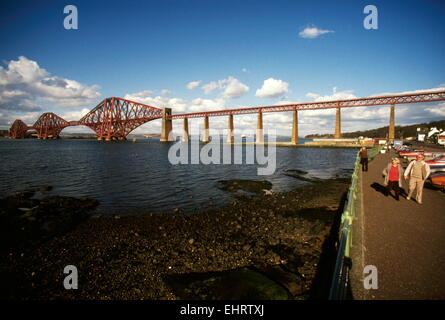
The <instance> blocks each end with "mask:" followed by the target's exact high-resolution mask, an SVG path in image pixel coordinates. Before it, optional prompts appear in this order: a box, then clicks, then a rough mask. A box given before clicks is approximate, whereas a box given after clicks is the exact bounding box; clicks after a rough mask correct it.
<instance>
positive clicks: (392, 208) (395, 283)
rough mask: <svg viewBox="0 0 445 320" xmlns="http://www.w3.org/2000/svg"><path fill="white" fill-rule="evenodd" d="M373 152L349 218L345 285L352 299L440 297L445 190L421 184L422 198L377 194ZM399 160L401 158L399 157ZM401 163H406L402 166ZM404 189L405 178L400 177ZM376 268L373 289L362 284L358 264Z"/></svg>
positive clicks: (444, 294)
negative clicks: (349, 266) (347, 281)
mask: <svg viewBox="0 0 445 320" xmlns="http://www.w3.org/2000/svg"><path fill="white" fill-rule="evenodd" d="M394 156H397V155H396V153H395V152H394V151H391V153H390V154H379V155H378V156H377V157H376V158H375V159H374V160H373V161H372V162H370V164H369V171H368V172H362V176H361V182H362V183H361V203H360V204H359V207H361V209H362V216H361V217H358V219H357V220H356V221H355V222H354V224H355V225H354V226H353V227H354V229H353V232H354V233H353V242H352V243H353V248H352V253H351V258H352V260H353V266H352V270H351V287H352V296H353V298H354V299H445V193H443V192H441V191H438V190H435V189H433V188H431V187H429V186H428V185H425V188H424V192H423V204H421V205H420V204H418V203H417V202H415V201H414V200H412V199H411V200H409V201H408V200H406V194H404V193H402V196H401V197H400V201H396V200H395V199H394V197H392V196H391V195H390V196H388V197H386V196H385V195H384V194H383V192H382V191H383V190H382V188H383V177H382V170H383V168H384V167H385V166H386V165H387V164H388V163H389V161H390V159H391V157H394ZM402 164H403V162H402ZM404 167H406V163H405V166H404ZM403 188H404V190H405V191H406V193H407V192H408V182H407V181H404V182H403ZM366 265H374V266H376V267H377V270H378V289H376V290H373V289H369V290H365V289H364V288H363V276H364V274H363V267H364V266H366Z"/></svg>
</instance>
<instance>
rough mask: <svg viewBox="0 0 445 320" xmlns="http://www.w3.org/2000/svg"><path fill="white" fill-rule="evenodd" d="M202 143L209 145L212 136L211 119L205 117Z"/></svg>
mask: <svg viewBox="0 0 445 320" xmlns="http://www.w3.org/2000/svg"><path fill="white" fill-rule="evenodd" d="M202 142H204V143H209V142H210V135H209V117H208V116H205V117H204V132H203V133H202Z"/></svg>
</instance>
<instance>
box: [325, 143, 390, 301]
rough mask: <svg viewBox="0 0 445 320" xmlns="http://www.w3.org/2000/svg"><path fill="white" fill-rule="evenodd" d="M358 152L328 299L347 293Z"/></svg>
mask: <svg viewBox="0 0 445 320" xmlns="http://www.w3.org/2000/svg"><path fill="white" fill-rule="evenodd" d="M382 148H383V146H378V147H375V148H372V149H371V150H369V151H368V160H369V161H371V160H372V159H373V158H374V157H375V156H376V155H377V154H378V153H379V152H380V150H382ZM360 170H361V168H360V154H359V153H357V157H356V159H355V164H354V172H353V174H352V179H351V186H350V187H349V191H348V197H347V205H346V208H345V209H344V211H343V214H342V216H341V223H340V226H341V227H340V238H339V245H338V253H337V261H336V263H335V270H334V275H333V278H332V284H331V290H330V292H329V299H330V300H343V299H345V298H346V295H347V288H348V285H349V270H350V268H351V258H350V250H351V247H352V223H353V221H354V219H356V218H357V214H360V212H357V203H358V200H359V199H358V197H359V192H358V191H359V188H358V186H359V183H360Z"/></svg>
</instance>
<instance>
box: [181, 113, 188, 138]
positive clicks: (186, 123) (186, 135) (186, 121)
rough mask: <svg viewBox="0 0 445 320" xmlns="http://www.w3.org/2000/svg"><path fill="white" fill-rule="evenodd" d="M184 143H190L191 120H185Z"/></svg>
mask: <svg viewBox="0 0 445 320" xmlns="http://www.w3.org/2000/svg"><path fill="white" fill-rule="evenodd" d="M182 142H189V119H188V118H184V127H183V130H182Z"/></svg>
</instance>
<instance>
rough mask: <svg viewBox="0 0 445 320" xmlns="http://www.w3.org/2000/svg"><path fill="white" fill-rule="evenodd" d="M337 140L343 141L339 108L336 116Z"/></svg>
mask: <svg viewBox="0 0 445 320" xmlns="http://www.w3.org/2000/svg"><path fill="white" fill-rule="evenodd" d="M334 137H335V139H341V109H340V108H337V111H336V114H335V136H334Z"/></svg>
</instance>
